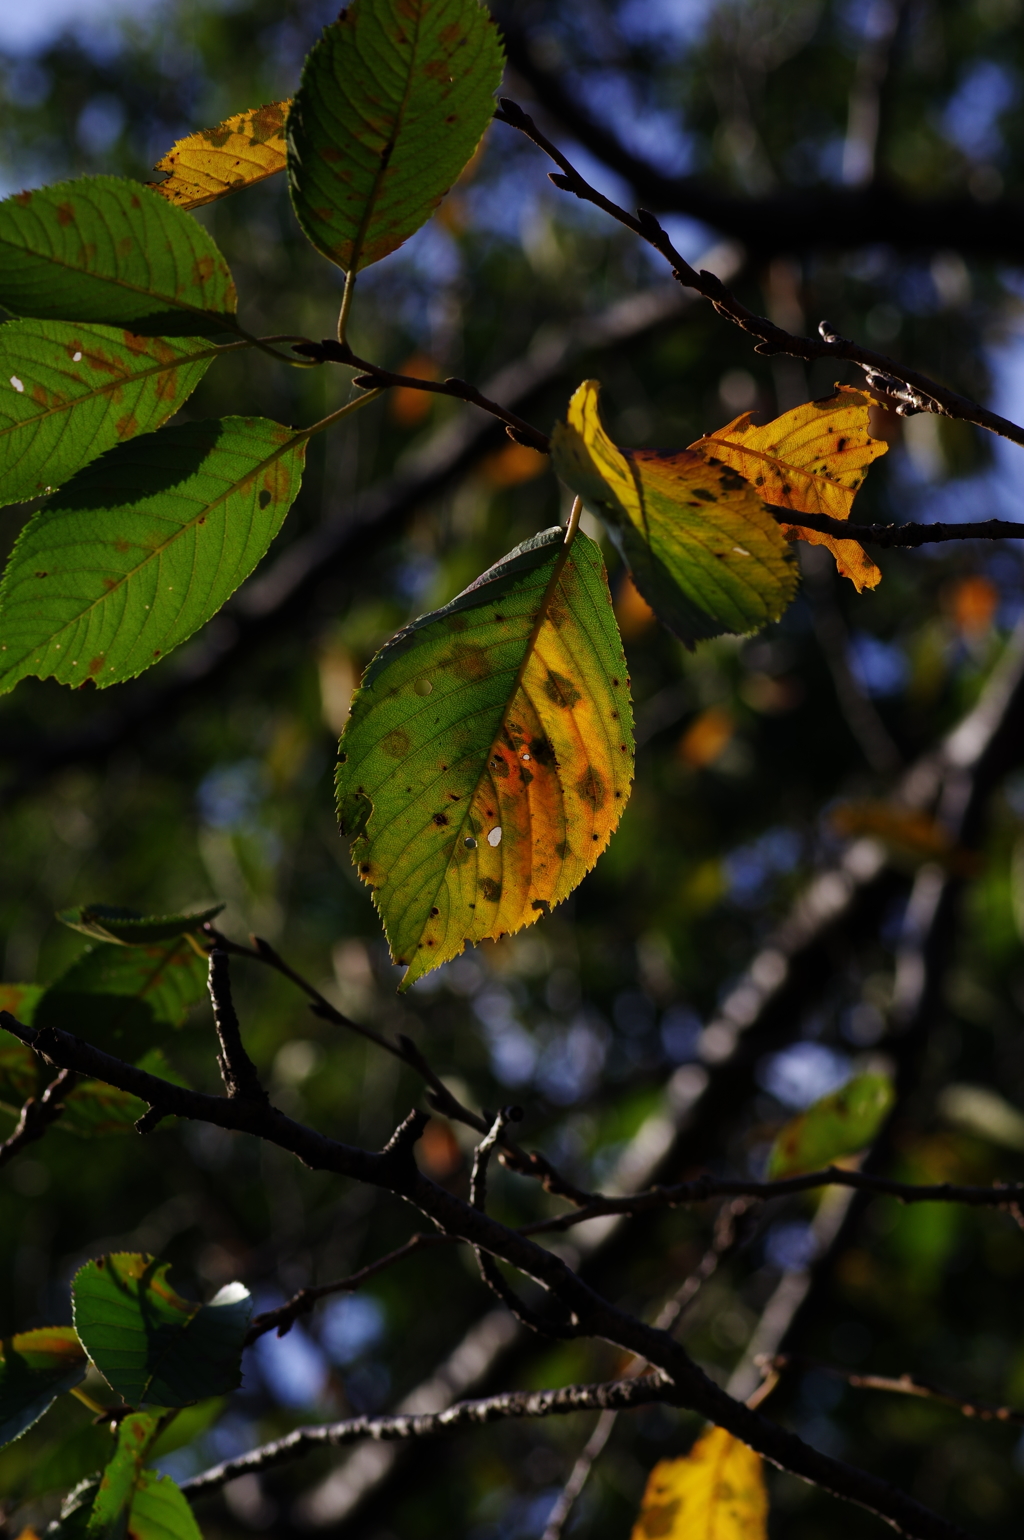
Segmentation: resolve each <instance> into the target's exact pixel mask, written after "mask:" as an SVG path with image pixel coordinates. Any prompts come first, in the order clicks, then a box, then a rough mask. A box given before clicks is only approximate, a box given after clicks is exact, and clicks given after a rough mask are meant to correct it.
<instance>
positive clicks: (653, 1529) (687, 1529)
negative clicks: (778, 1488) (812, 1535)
mask: <svg viewBox="0 0 1024 1540" xmlns="http://www.w3.org/2000/svg"><path fill="white" fill-rule="evenodd" d="M767 1525H768V1494H767V1492H766V1491H765V1485H764V1475H763V1473H762V1470H761V1456H760V1455H759V1454H756V1453H755V1452H754V1450H753V1449H749V1448H748V1447H747V1445H746V1444H741V1443H740V1441H739V1439H737V1438H733V1436H732V1434H731V1433H727V1432H726V1431H725V1429H724V1428H711V1429H710V1430H709V1431H708V1432H707V1433H705V1434H704V1435H703V1437H702V1438H699V1439H698V1440H697V1442H696V1443H695V1444H694V1446H693V1448H692V1449H691V1450H690V1453H689V1454H688V1455H686V1456H684V1458H683V1459H681V1460H659V1462H658V1464H657V1465H656V1466H655V1467H654V1469H653V1470H652V1471H651V1474H650V1477H649V1479H648V1482H647V1490H646V1491H645V1492H644V1496H643V1502H642V1503H641V1504H640V1514H639V1517H638V1518H637V1521H636V1523H635V1525H634V1526H633V1534H632V1540H767V1535H768V1527H767Z"/></svg>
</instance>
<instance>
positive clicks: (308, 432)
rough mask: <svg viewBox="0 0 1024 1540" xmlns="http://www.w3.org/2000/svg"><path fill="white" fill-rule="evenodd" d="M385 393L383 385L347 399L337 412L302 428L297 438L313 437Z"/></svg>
mask: <svg viewBox="0 0 1024 1540" xmlns="http://www.w3.org/2000/svg"><path fill="white" fill-rule="evenodd" d="M383 394H384V388H383V386H382V387H381V388H380V389H379V390H368V391H367V392H366V394H365V396H357V397H356V399H355V400H354V401H346V403H345V405H344V406H339V408H338V410H337V411H336V412H330V413H329V414H328V415H327V416H326V417H321V419H320V421H319V422H314V423H311V424H310V426H309V427H308V428H301V429H300V430H299V432H298V433H297V434H296V437H297V438H312V437H313V434H314V433H322V432H323V430H324V428H330V427H331V426H332V425H333V424H334V423H336V422H340V421H341V419H342V418H343V417H348V416H350V415H351V414H352V413H353V412H358V410H359V408H360V407H361V406H366V405H367V404H368V403H369V402H370V401H376V399H377V397H378V396H382V395H383Z"/></svg>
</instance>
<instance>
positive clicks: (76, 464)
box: [0, 320, 217, 503]
mask: <svg viewBox="0 0 1024 1540" xmlns="http://www.w3.org/2000/svg"><path fill="white" fill-rule="evenodd" d="M216 355H217V348H216V347H212V346H211V345H210V344H209V343H205V342H203V341H202V340H201V339H199V338H196V337H176V338H172V339H168V338H165V337H138V336H136V335H135V334H134V333H132V332H130V331H123V330H115V329H114V328H113V327H110V326H84V325H81V324H73V323H71V322H67V321H37V320H29V321H9V322H8V323H7V325H6V326H2V327H0V461H2V463H3V476H2V478H0V502H3V503H17V502H22V501H24V500H26V499H28V498H31V497H40V496H41V495H42V494H43V493H45V492H48V491H49V490H50V489H51V488H53V487H59V486H61V485H62V483H64V482H65V481H67V480H68V479H69V477H71V476H73V475H74V474H75V472H76V471H79V470H81V469H82V467H83V465H88V464H89V462H90V460H95V459H96V457H97V456H98V455H101V454H103V452H104V451H105V450H107V449H112V448H113V447H114V446H115V445H116V444H120V443H122V442H123V441H124V440H125V439H129V438H134V437H135V436H136V435H137V434H139V433H148V432H149V431H150V430H151V429H154V428H159V426H160V424H161V423H162V422H164V421H165V420H166V419H167V418H168V417H170V416H171V415H172V413H174V412H176V411H177V410H178V409H179V407H181V406H182V404H183V403H184V402H185V401H186V400H187V398H188V397H189V396H190V395H191V394H192V392H193V391H194V390H195V388H196V386H197V385H198V384H199V381H200V380H201V379H202V377H203V375H204V374H205V373H206V370H207V369H208V368H209V366H210V363H211V361H212V360H213V359H214V358H215V357H216Z"/></svg>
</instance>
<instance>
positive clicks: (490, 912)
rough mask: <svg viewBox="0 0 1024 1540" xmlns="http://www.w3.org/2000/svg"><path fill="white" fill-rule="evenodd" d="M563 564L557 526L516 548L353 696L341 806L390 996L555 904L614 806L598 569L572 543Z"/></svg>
mask: <svg viewBox="0 0 1024 1540" xmlns="http://www.w3.org/2000/svg"><path fill="white" fill-rule="evenodd" d="M566 551H567V548H566V546H565V543H564V532H563V531H562V530H561V529H549V530H545V531H544V532H543V534H540V535H536V536H535V537H534V538H533V539H532V540H528V541H526V542H525V543H524V544H523V545H521V546H518V547H517V548H516V549H515V550H514V551H513V552H511V554H510V555H509V556H506V557H505V559H504V560H503V561H500V562H499V563H498V564H497V566H495V567H492V568H491V569H490V571H489V572H485V573H484V574H483V576H482V577H480V578H478V579H477V580H476V582H475V583H473V584H472V585H471V586H470V587H469V588H467V589H466V591H465V592H464V593H462V594H460V595H459V597H458V598H457V599H453V600H452V602H451V603H450V604H448V605H446V606H445V608H444V609H442V610H437V611H435V612H434V613H433V614H431V615H425V616H424V617H423V618H422V619H420V620H417V621H416V622H415V623H414V624H413V625H411V626H408V627H406V629H405V630H404V631H402V632H400V633H399V635H398V636H396V637H395V638H394V639H393V640H392V641H390V642H389V643H388V644H387V646H386V647H384V648H383V649H382V650H381V651H380V652H379V653H378V654H377V656H376V657H375V658H374V659H373V661H372V663H371V664H370V666H369V668H368V669H367V671H366V673H365V675H364V676H363V682H362V686H361V688H360V689H359V690H358V691H357V693H356V696H355V699H354V700H353V703H352V715H351V717H350V718H349V721H348V724H347V726H346V728H345V732H344V734H343V736H342V740H341V763H340V766H339V769H338V776H337V792H338V809H339V813H340V817H341V823H342V830H343V832H344V833H347V834H355V835H356V838H355V840H354V843H353V847H352V859H353V861H354V862H355V864H356V866H357V868H358V871H359V874H360V876H361V877H362V879H363V881H364V882H366V883H368V884H369V885H370V887H371V888H372V889H373V901H374V903H375V904H376V906H377V908H378V910H379V911H380V913H381V916H382V918H383V921H384V929H385V932H386V934H387V937H388V941H389V942H390V944H391V953H392V956H393V957H394V959H395V961H396V962H399V963H404V964H406V965H407V970H408V971H407V972H406V974H405V977H404V979H403V985H402V987H403V988H407V987H408V985H409V984H411V983H413V982H414V981H415V980H416V979H417V978H419V977H420V976H421V975H422V974H424V973H427V972H429V971H430V969H431V968H435V967H437V966H438V964H440V963H442V962H445V961H446V960H447V959H448V958H450V957H456V956H457V955H458V954H459V953H460V952H461V951H462V949H463V946H464V945H465V944H466V943H467V942H477V941H480V940H483V939H484V938H486V937H496V936H499V935H503V934H505V933H506V932H511V931H516V930H519V929H520V928H521V927H522V926H524V925H530V924H532V923H533V921H534V920H536V919H538V918H539V917H540V915H541V914H546V913H547V912H548V910H549V909H550V908H551V906H552V905H553V904H557V903H560V902H561V900H562V899H564V898H566V897H567V896H568V894H569V893H571V892H572V890H573V888H575V887H576V886H577V884H578V883H579V882H580V881H581V880H582V879H583V877H584V876H585V875H586V873H587V872H588V871H589V870H590V868H591V867H592V866H593V865H594V862H595V861H596V860H597V858H598V856H599V855H600V854H601V852H602V850H603V849H604V847H605V846H606V845H607V843H608V840H609V839H610V837H611V835H612V832H613V830H614V829H615V827H616V825H617V824H618V821H619V817H620V815H621V813H622V809H623V808H624V807H625V805H626V800H627V798H628V796H629V787H630V781H631V779H632V773H633V736H632V716H631V709H630V703H629V689H628V680H627V677H626V665H625V660H624V658H623V655H622V643H621V641H620V640H619V634H618V630H617V628H616V625H615V618H614V615H613V613H612V607H611V598H610V596H609V593H608V585H607V581H606V578H605V573H604V565H603V563H602V561H601V553H600V550H599V548H598V547H597V546H596V545H595V544H594V542H593V541H592V540H588V539H587V537H586V536H585V535H577V536H576V540H575V542H574V544H573V545H572V547H571V548H570V549H569V550H568V554H566ZM563 563H564V565H563Z"/></svg>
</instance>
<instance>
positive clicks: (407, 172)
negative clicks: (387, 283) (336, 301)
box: [288, 0, 504, 272]
mask: <svg viewBox="0 0 1024 1540" xmlns="http://www.w3.org/2000/svg"><path fill="white" fill-rule="evenodd" d="M503 62H504V61H503V55H502V49H501V44H500V43H499V41H498V32H497V28H496V27H495V25H494V23H493V22H492V20H491V18H490V17H489V15H488V14H487V12H486V11H485V10H484V9H483V7H482V6H480V5H478V4H477V0H353V3H352V4H351V5H349V7H348V9H347V10H343V11H342V13H341V15H340V16H339V18H338V20H337V21H336V22H334V23H332V25H331V26H329V27H327V28H325V30H324V35H323V37H322V38H321V40H320V42H319V43H317V44H316V46H315V47H314V48H313V49H312V51H311V52H310V54H309V56H308V58H307V59H306V63H305V67H304V69H303V72H302V83H301V85H300V87H299V91H298V94H297V95H296V97H295V101H294V103H293V106H292V110H291V112H290V114H289V117H288V175H289V180H290V182H291V188H292V200H293V202H294V205H295V211H296V214H297V215H298V218H299V222H300V224H301V225H302V228H303V229H304V230H305V232H306V234H307V235H308V236H309V238H310V240H311V241H312V242H313V244H314V246H316V247H317V249H318V250H319V251H322V252H323V254H324V256H326V257H329V258H330V259H331V261H332V262H336V263H337V264H338V266H339V267H342V268H344V269H345V271H346V272H349V271H356V272H358V271H359V269H360V268H363V267H367V266H368V265H369V264H370V263H371V262H379V261H380V259H381V257H386V256H387V254H388V252H389V251H394V250H395V248H396V247H397V246H400V245H401V244H402V242H403V241H404V240H407V239H408V237H409V236H410V235H412V233H413V231H414V230H417V229H419V227H420V225H422V224H423V222H424V220H426V219H428V218H429V216H430V214H431V213H432V211H433V210H434V209H435V208H436V206H437V205H438V203H440V201H441V199H442V198H443V197H444V195H445V193H446V192H447V191H448V189H449V188H450V187H451V185H452V183H453V182H454V181H455V180H456V178H457V177H458V175H459V173H460V171H461V170H462V168H463V167H464V166H465V165H466V163H467V161H468V160H469V159H470V158H471V156H472V155H473V152H474V150H475V149H476V147H477V145H478V144H479V142H480V139H481V138H482V136H483V132H484V130H485V129H486V127H487V125H488V123H489V122H490V120H491V117H492V115H493V113H494V93H495V91H496V90H497V88H498V86H499V84H500V82H501V73H502V66H503Z"/></svg>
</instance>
